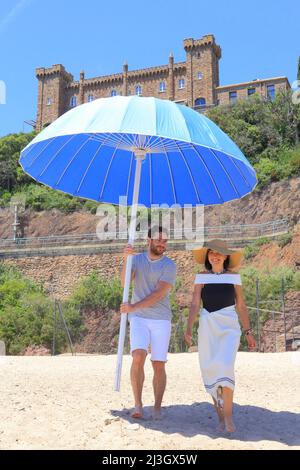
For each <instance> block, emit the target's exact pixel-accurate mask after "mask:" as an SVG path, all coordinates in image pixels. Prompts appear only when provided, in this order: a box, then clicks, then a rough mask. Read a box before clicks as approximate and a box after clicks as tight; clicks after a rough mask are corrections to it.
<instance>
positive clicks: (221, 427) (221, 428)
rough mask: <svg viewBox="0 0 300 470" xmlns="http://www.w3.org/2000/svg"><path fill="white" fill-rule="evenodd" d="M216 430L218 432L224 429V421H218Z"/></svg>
mask: <svg viewBox="0 0 300 470" xmlns="http://www.w3.org/2000/svg"><path fill="white" fill-rule="evenodd" d="M217 431H218V432H223V431H225V421H220V422H219V424H218V426H217Z"/></svg>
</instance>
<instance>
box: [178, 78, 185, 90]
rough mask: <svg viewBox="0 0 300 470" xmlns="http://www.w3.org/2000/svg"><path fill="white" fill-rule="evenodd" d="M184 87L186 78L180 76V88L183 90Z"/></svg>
mask: <svg viewBox="0 0 300 470" xmlns="http://www.w3.org/2000/svg"><path fill="white" fill-rule="evenodd" d="M184 87H185V81H184V78H180V79H179V80H178V88H179V90H182V89H183V88H184Z"/></svg>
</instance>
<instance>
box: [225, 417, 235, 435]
mask: <svg viewBox="0 0 300 470" xmlns="http://www.w3.org/2000/svg"><path fill="white" fill-rule="evenodd" d="M224 424H225V429H226V431H227V432H230V433H233V432H235V430H236V427H235V424H234V422H233V421H232V418H224Z"/></svg>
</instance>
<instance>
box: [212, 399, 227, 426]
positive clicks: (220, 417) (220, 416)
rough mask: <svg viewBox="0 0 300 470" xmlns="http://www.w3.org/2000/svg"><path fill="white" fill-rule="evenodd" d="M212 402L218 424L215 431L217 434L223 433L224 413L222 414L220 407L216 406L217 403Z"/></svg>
mask: <svg viewBox="0 0 300 470" xmlns="http://www.w3.org/2000/svg"><path fill="white" fill-rule="evenodd" d="M213 400H214V407H215V410H216V412H217V415H218V418H219V424H218V426H217V431H218V432H222V431H225V422H224V412H223V408H221V407H220V406H218V403H217V401H216V400H215V399H213Z"/></svg>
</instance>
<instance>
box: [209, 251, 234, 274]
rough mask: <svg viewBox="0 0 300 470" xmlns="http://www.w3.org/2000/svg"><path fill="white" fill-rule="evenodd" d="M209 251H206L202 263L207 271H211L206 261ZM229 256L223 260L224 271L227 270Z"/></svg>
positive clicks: (210, 266)
mask: <svg viewBox="0 0 300 470" xmlns="http://www.w3.org/2000/svg"><path fill="white" fill-rule="evenodd" d="M210 251H211V250H207V252H206V256H205V262H204V265H205V267H206V269H207V270H208V271H210V270H211V269H212V265H211V264H210V262H209V261H208V253H209V252H210ZM229 260H230V258H229V256H228V257H227V258H226V259H225V261H224V263H223V269H225V270H226V271H227V269H228V266H229Z"/></svg>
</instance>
